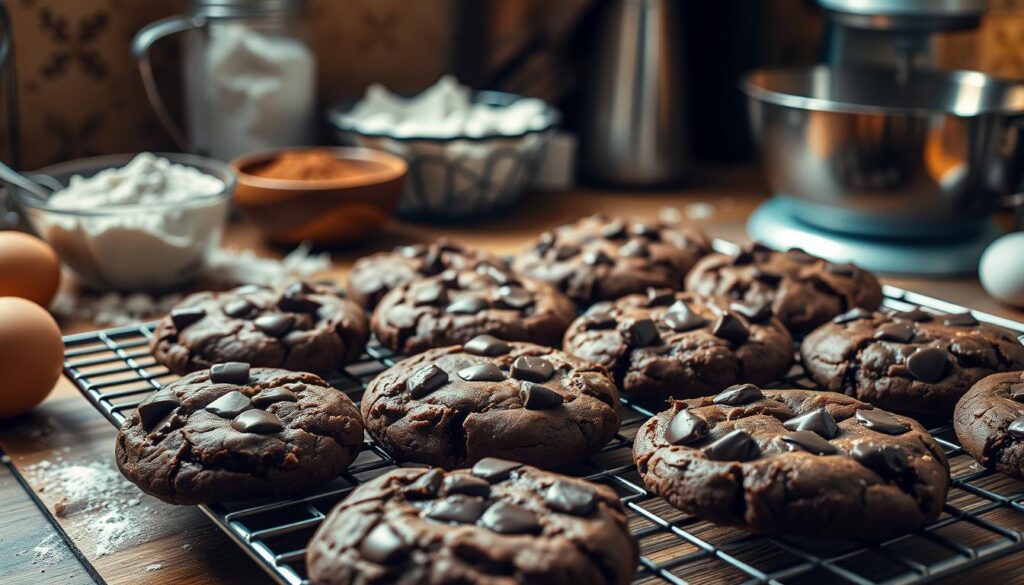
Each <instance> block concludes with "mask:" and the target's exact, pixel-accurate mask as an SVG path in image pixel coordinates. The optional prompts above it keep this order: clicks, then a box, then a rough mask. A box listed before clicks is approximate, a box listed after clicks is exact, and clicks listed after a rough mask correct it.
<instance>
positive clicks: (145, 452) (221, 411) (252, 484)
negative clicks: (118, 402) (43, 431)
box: [116, 362, 363, 504]
mask: <svg viewBox="0 0 1024 585" xmlns="http://www.w3.org/2000/svg"><path fill="white" fill-rule="evenodd" d="M362 442H363V423H362V419H360V417H359V411H358V410H357V409H356V406H355V404H353V403H352V401H351V400H349V398H348V397H347V396H345V394H343V393H341V392H339V391H338V390H336V389H334V388H331V387H330V386H328V385H327V383H326V382H324V381H323V380H322V379H320V378H319V377H318V376H315V375H313V374H307V373H300V372H289V371H285V370H277V369H271V368H252V369H250V368H249V364H245V363H240V362H228V363H223V364H218V365H216V366H214V367H213V368H212V369H210V370H203V371H200V372H194V373H192V374H189V375H187V376H185V377H184V378H181V379H180V380H175V381H174V382H171V383H170V384H167V385H166V386H164V387H163V388H161V389H160V390H158V391H156V392H154V393H153V394H151V395H150V396H149V397H147V398H146V399H145V400H143V401H142V403H141V404H139V407H138V409H137V410H136V411H134V412H132V414H131V415H130V416H129V417H128V418H127V419H126V420H125V421H124V424H122V425H121V431H120V432H119V433H118V435H117V445H116V458H117V466H118V467H119V468H120V469H121V473H123V474H124V476H125V477H126V478H128V479H129V480H130V481H131V482H132V483H134V484H135V485H137V486H139V488H141V489H142V491H144V492H146V493H147V494H150V495H152V496H156V497H157V498H160V499H161V500H164V501H165V502H170V503H172V504H199V503H208V502H223V501H231V500H244V499H251V498H260V497H265V496H271V495H294V494H298V493H301V492H302V491H303V490H306V489H308V488H311V487H315V486H317V485H319V484H322V483H324V482H326V481H329V480H331V479H333V478H334V477H336V476H338V475H339V474H341V472H342V471H344V470H345V469H346V468H347V467H348V466H349V464H350V463H352V461H353V460H354V459H355V457H356V454H357V453H358V452H359V448H360V446H361V445H362Z"/></svg>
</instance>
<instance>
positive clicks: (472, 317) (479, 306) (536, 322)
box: [371, 267, 576, 354]
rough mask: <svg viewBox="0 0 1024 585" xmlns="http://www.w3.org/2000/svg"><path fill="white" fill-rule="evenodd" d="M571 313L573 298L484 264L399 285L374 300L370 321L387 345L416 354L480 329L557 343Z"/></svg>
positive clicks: (510, 337)
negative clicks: (375, 302) (491, 268)
mask: <svg viewBox="0 0 1024 585" xmlns="http://www.w3.org/2000/svg"><path fill="white" fill-rule="evenodd" d="M575 317H576V307H575V306H574V305H573V303H572V301H570V300H569V299H568V298H567V297H566V296H565V295H563V294H562V293H560V292H558V291H557V290H555V289H554V288H552V287H551V286H549V285H547V284H544V283H543V282H540V281H538V280H534V279H532V278H527V277H521V276H513V275H510V274H507V273H502V272H500V271H493V270H490V269H489V268H487V267H485V268H482V269H480V270H447V271H445V272H442V273H441V274H438V275H436V276H430V277H425V278H419V279H416V280H413V281H411V282H407V283H404V284H402V285H399V286H398V287H396V288H395V289H393V290H392V291H391V292H389V293H388V294H387V295H385V296H384V298H383V299H382V300H381V302H380V303H379V304H378V305H377V308H376V309H375V310H374V312H373V317H372V319H371V326H372V328H373V332H374V333H375V334H376V335H377V339H379V340H380V342H381V344H382V345H384V346H385V347H388V348H391V349H393V350H395V351H398V352H400V353H404V354H414V353H419V352H421V351H425V350H427V349H430V348H432V347H446V346H449V345H455V344H457V343H465V342H466V341H469V340H470V339H472V338H473V337H476V336H477V335H483V334H489V335H494V336H496V337H500V338H502V339H506V340H509V341H529V342H532V343H538V344H541V345H550V346H557V345H559V343H561V339H562V334H563V333H564V332H565V329H566V327H568V326H569V323H571V322H572V320H573V319H574V318H575Z"/></svg>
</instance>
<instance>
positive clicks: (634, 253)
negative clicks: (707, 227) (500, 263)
mask: <svg viewBox="0 0 1024 585" xmlns="http://www.w3.org/2000/svg"><path fill="white" fill-rule="evenodd" d="M710 251H711V243H710V241H708V239H707V237H705V236H704V234H702V233H701V232H700V231H699V230H697V229H696V228H693V227H690V226H686V225H682V224H671V223H665V222H659V221H651V222H642V221H636V220H631V219H627V218H612V217H608V216H605V215H600V214H599V215H593V216H590V217H585V218H583V219H580V220H579V221H577V222H576V223H573V224H568V225H563V226H561V227H558V228H555V229H554V230H552V231H549V232H544V233H543V234H541V235H540V237H539V238H538V239H537V242H536V244H534V245H533V246H532V247H530V248H529V249H527V250H525V251H523V252H522V253H521V254H519V255H518V256H517V257H516V258H515V260H514V261H513V263H512V267H513V269H514V270H515V271H516V272H518V273H519V274H525V275H527V276H532V277H534V278H537V279H540V280H543V281H544V282H547V283H549V284H552V285H554V286H556V287H558V288H559V289H560V290H562V291H563V292H564V293H565V294H567V295H569V297H571V298H572V299H573V300H574V301H576V302H578V303H580V305H582V306H586V305H589V304H591V303H594V302H596V301H601V300H614V299H617V298H619V297H621V296H624V295H628V294H631V293H641V292H643V291H644V290H646V289H647V288H648V287H657V288H671V289H675V290H679V289H682V288H683V279H684V278H685V277H686V273H687V272H689V270H690V268H692V267H693V265H694V263H695V262H696V261H697V259H698V258H700V257H701V256H704V255H705V254H707V253H708V252H710Z"/></svg>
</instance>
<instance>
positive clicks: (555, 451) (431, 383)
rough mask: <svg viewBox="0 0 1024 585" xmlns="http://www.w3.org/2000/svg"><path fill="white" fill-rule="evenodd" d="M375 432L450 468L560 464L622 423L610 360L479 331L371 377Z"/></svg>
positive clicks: (400, 451)
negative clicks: (605, 364) (604, 362)
mask: <svg viewBox="0 0 1024 585" xmlns="http://www.w3.org/2000/svg"><path fill="white" fill-rule="evenodd" d="M362 410H363V417H364V419H365V420H366V428H367V430H368V431H369V433H370V435H371V436H373V438H374V439H375V440H376V441H377V443H378V444H379V445H380V446H381V447H383V448H384V450H385V451H387V452H388V453H391V454H392V455H393V456H394V457H396V458H398V459H400V460H403V461H416V462H419V463H426V464H428V465H434V466H440V467H444V468H448V469H452V468H456V467H465V466H468V465H472V464H473V463H475V462H477V461H479V460H480V459H482V458H484V457H507V458H510V459H515V460H517V461H522V462H525V463H529V464H531V465H538V466H541V467H547V468H551V467H558V466H561V465H566V464H569V463H573V462H575V461H579V460H580V459H583V458H584V457H587V456H588V455H591V454H593V453H595V452H596V451H597V450H599V449H600V448H601V447H603V446H604V445H605V444H606V443H607V442H608V441H609V440H610V439H611V438H612V437H613V436H614V435H615V433H616V432H617V431H618V430H619V423H620V419H621V406H620V404H619V392H618V390H617V389H616V388H615V384H614V383H613V382H612V380H611V378H609V377H608V375H607V373H606V372H605V370H604V368H602V367H601V366H598V365H596V364H592V363H589V362H586V361H584V360H581V359H578V358H575V357H572V356H570V355H567V354H564V353H562V352H560V351H558V350H556V349H551V348H549V347H541V346H539V345H534V344H532V343H509V342H505V341H502V340H500V339H497V338H495V337H491V336H487V335H484V336H480V337H476V338H474V339H472V340H470V341H469V342H468V343H466V344H465V345H456V346H452V347H446V348H439V349H433V350H430V351H427V352H425V353H422V354H420V355H417V356H414V357H411V358H408V359H406V360H403V361H401V362H399V363H398V364H396V365H394V366H392V367H391V368H389V369H388V370H385V371H384V372H382V373H381V374H380V375H379V376H377V378H375V379H374V380H373V381H372V382H370V384H369V386H367V389H366V393H365V394H364V395H363V400H362Z"/></svg>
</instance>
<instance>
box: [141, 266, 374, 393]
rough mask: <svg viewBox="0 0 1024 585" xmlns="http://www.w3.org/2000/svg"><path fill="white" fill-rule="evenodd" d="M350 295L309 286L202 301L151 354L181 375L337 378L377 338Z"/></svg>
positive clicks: (161, 329)
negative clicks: (230, 372)
mask: <svg viewBox="0 0 1024 585" xmlns="http://www.w3.org/2000/svg"><path fill="white" fill-rule="evenodd" d="M343 295H344V292H343V291H342V292H339V289H338V288H337V287H334V286H331V285H327V284H311V283H307V282H302V281H298V282H292V283H288V284H286V285H284V286H282V287H278V288H271V287H263V286H258V285H247V286H242V287H238V288H235V289H233V290H229V291H225V292H200V293H195V294H192V295H189V296H187V297H185V298H184V299H182V300H181V302H179V303H178V304H177V305H176V306H175V307H174V308H173V309H171V311H170V313H169V314H168V315H167V316H166V317H165V318H164V319H163V320H162V321H160V323H159V324H158V325H157V327H156V330H155V331H154V332H153V339H152V341H151V342H150V351H152V352H153V357H154V358H155V359H156V361H157V362H159V363H161V364H163V365H165V366H167V368H168V369H169V370H171V371H172V372H174V373H175V374H178V375H183V374H186V373H188V372H192V371H196V370H204V369H207V368H209V367H210V366H213V365H214V364H219V363H222V362H246V363H249V364H251V365H252V366H253V367H268V368H284V369H288V370H294V371H302V372H316V373H320V374H325V373H329V372H334V371H337V370H339V369H341V367H342V366H344V365H345V364H348V363H351V362H353V361H355V360H356V359H358V358H359V356H360V355H362V353H363V349H364V348H365V347H366V341H367V339H368V338H369V336H370V323H369V318H368V317H367V315H366V313H365V312H364V311H363V309H362V308H360V307H359V306H358V305H356V304H355V303H353V302H352V301H350V300H348V299H347V298H345V297H344V296H343Z"/></svg>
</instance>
